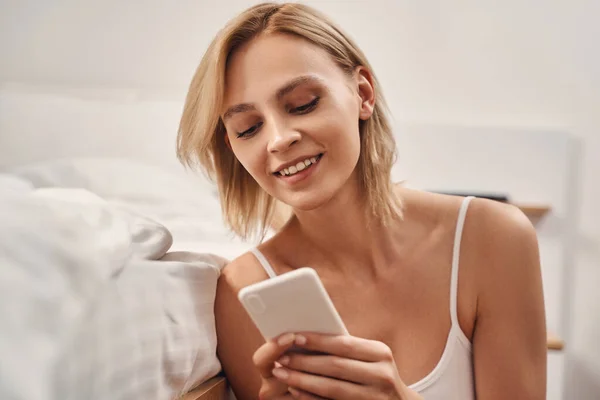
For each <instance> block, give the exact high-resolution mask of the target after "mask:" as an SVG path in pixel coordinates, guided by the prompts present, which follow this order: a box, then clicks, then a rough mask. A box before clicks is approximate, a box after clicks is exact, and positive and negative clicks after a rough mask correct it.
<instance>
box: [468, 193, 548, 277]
mask: <svg viewBox="0 0 600 400" xmlns="http://www.w3.org/2000/svg"><path fill="white" fill-rule="evenodd" d="M465 241H466V245H467V246H468V247H469V249H468V250H467V251H469V252H471V253H475V254H477V255H478V256H479V258H480V259H481V261H485V265H487V266H489V268H502V269H503V270H504V271H508V270H510V269H515V270H518V269H521V268H524V267H527V266H529V267H530V268H537V263H532V262H527V261H532V258H533V259H535V258H537V257H538V241H537V233H536V230H535V228H534V226H533V224H532V223H531V221H530V220H529V218H527V216H526V215H525V214H524V213H523V212H522V211H521V210H520V209H519V208H517V207H515V206H513V205H511V204H505V203H501V202H498V201H494V200H486V199H474V200H473V201H472V202H471V205H470V206H469V210H468V217H467V219H466V221H465ZM518 260H522V261H524V262H519V263H516V264H515V263H514V261H518Z"/></svg>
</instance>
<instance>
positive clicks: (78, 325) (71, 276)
mask: <svg viewBox="0 0 600 400" xmlns="http://www.w3.org/2000/svg"><path fill="white" fill-rule="evenodd" d="M5 172H8V173H5V174H2V175H0V265H2V271H1V277H2V279H0V315H1V316H2V322H1V324H2V329H0V354H2V357H0V398H2V399H23V400H25V399H27V400H51V399H52V400H54V399H56V400H58V399H60V400H69V399H73V400H75V399H77V400H81V399H111V400H113V399H115V400H116V399H141V398H147V399H170V398H174V397H176V396H177V395H178V394H180V393H182V392H185V391H187V390H189V389H190V388H192V387H193V386H195V385H196V384H198V383H199V382H201V381H203V380H204V379H206V378H208V377H210V376H212V375H214V374H216V373H217V372H218V371H219V369H220V364H219V362H218V360H217V358H216V355H215V349H216V336H215V329H214V316H213V305H214V295H215V289H216V281H217V279H218V275H219V271H220V268H222V267H223V265H224V264H225V263H226V259H225V258H224V257H223V256H225V257H226V258H233V257H235V256H236V255H237V254H240V253H241V252H243V251H245V249H247V247H249V245H248V244H244V243H241V242H238V241H235V240H233V239H232V238H231V235H229V234H228V233H227V231H226V230H225V229H224V227H223V225H222V223H221V222H220V212H219V208H218V203H217V202H216V198H215V197H214V193H212V192H211V189H210V188H209V187H208V186H202V185H200V184H199V186H198V187H197V186H195V185H190V184H189V182H188V181H186V180H184V179H179V178H177V177H175V176H173V175H171V174H170V173H167V172H164V171H162V170H161V169H159V168H153V167H152V166H148V165H145V164H139V163H134V162H131V161H128V160H116V159H110V160H107V159H79V160H59V161H55V162H51V163H44V164H36V165H28V166H24V167H19V168H11V170H10V171H5Z"/></svg>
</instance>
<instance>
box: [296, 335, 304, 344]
mask: <svg viewBox="0 0 600 400" xmlns="http://www.w3.org/2000/svg"><path fill="white" fill-rule="evenodd" d="M296 344H297V345H299V346H302V345H305V344H306V338H305V337H304V336H302V335H297V336H296Z"/></svg>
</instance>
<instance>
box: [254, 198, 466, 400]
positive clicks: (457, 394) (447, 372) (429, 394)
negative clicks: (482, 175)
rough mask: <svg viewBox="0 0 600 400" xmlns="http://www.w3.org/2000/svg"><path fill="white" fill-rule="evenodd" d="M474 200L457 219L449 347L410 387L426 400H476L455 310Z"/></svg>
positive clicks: (271, 273) (267, 268)
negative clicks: (462, 251)
mask: <svg viewBox="0 0 600 400" xmlns="http://www.w3.org/2000/svg"><path fill="white" fill-rule="evenodd" d="M471 199H472V197H466V198H465V199H464V200H463V202H462V205H461V207H460V211H459V213H458V220H457V222H456V232H455V235H454V248H453V254H452V275H451V279H450V318H451V321H452V325H451V326H450V332H449V333H448V339H447V340H446V347H445V348H444V352H443V353H442V357H441V358H440V361H438V363H437V365H436V366H435V367H434V368H433V370H432V371H431V372H430V373H429V374H428V375H427V376H425V377H424V378H423V379H421V380H419V381H418V382H416V383H413V384H412V385H410V386H409V387H410V388H411V389H413V390H414V391H416V392H418V393H420V394H421V395H422V396H423V398H424V399H425V400H474V399H475V382H474V378H473V359H472V351H471V342H470V341H469V339H468V338H467V337H466V336H465V334H464V333H463V331H462V329H461V328H460V325H459V323H458V313H457V311H456V307H457V305H456V303H457V301H456V300H457V295H458V294H457V292H458V264H459V255H460V242H461V238H462V231H463V226H464V223H465V217H466V215H467V208H468V207H469V202H470V201H471ZM251 251H252V253H253V254H254V255H255V256H256V258H257V259H258V261H259V262H260V264H261V265H262V267H263V268H264V270H265V271H266V272H267V274H268V275H269V277H270V278H272V277H274V276H276V275H277V274H276V273H275V271H274V270H273V267H271V264H270V263H269V262H268V261H267V259H266V258H265V256H264V255H263V254H262V253H261V252H260V251H259V250H258V249H256V248H255V249H252V250H251Z"/></svg>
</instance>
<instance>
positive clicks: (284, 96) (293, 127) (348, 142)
mask: <svg viewBox="0 0 600 400" xmlns="http://www.w3.org/2000/svg"><path fill="white" fill-rule="evenodd" d="M373 102H374V95H373V87H372V84H371V76H370V74H369V72H368V71H366V70H365V69H362V68H358V69H357V71H356V73H355V75H354V76H348V74H346V73H344V71H342V69H341V68H340V67H339V66H337V65H336V64H335V62H334V61H333V60H332V59H331V57H330V56H329V55H328V54H327V53H326V52H325V51H323V50H322V49H320V48H319V47H317V46H315V45H313V44H311V43H309V42H307V41H305V40H303V39H300V38H296V37H294V36H288V35H281V34H274V35H261V36H259V37H257V38H256V39H254V40H252V41H250V42H249V43H247V44H246V45H244V46H242V47H241V48H240V49H238V50H237V51H236V52H235V53H234V54H233V55H232V57H231V58H230V62H229V65H228V70H227V74H226V92H225V101H224V107H223V110H222V114H221V116H222V118H223V122H224V124H225V127H226V129H227V140H228V141H229V143H230V146H231V149H232V151H233V152H234V154H235V156H236V158H237V159H238V160H239V162H240V163H241V164H242V165H243V166H244V168H245V169H246V170H247V171H248V172H249V173H250V174H251V175H252V176H253V177H254V179H255V180H256V181H257V182H258V184H259V185H260V186H261V187H262V188H263V189H264V190H265V191H267V192H268V193H269V194H270V195H271V196H273V197H275V198H277V199H279V200H280V201H282V202H284V203H286V204H289V205H290V206H292V207H293V208H296V209H300V210H310V209H314V208H317V207H319V206H320V205H322V204H325V203H326V202H327V201H328V200H330V199H331V198H332V197H333V196H334V195H335V194H336V193H337V192H338V191H339V190H340V189H341V188H342V187H344V185H346V184H355V179H351V177H352V176H353V175H354V174H353V172H354V170H355V167H356V164H357V161H358V158H359V154H360V138H359V119H367V118H369V117H370V115H371V113H372V110H373Z"/></svg>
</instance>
